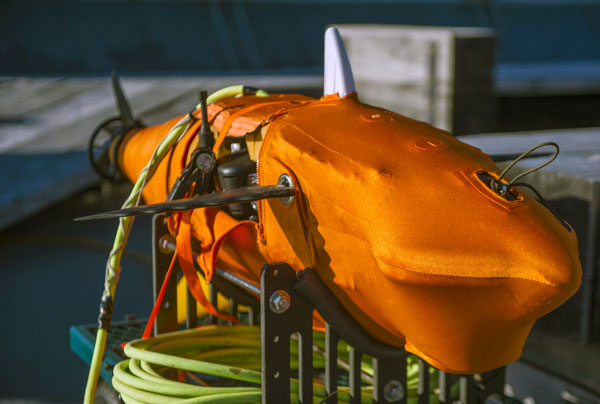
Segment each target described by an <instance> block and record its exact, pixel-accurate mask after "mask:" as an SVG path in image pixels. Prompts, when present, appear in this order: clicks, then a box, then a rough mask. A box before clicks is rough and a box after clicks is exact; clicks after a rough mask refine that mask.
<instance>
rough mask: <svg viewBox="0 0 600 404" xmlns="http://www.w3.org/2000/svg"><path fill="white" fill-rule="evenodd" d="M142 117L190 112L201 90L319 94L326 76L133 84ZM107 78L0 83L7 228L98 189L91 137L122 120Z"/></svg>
mask: <svg viewBox="0 0 600 404" xmlns="http://www.w3.org/2000/svg"><path fill="white" fill-rule="evenodd" d="M121 81H122V84H123V88H124V90H125V92H126V94H127V96H128V98H129V101H130V104H131V107H132V109H133V111H134V114H135V115H136V118H139V119H141V120H142V121H144V122H145V123H146V124H150V125H151V124H156V123H160V122H163V121H165V120H167V119H169V118H172V117H173V116H176V115H178V114H183V113H186V112H189V110H190V109H191V108H193V106H195V105H196V104H197V102H198V91H199V90H201V89H205V90H208V91H209V92H211V91H214V90H217V89H219V88H222V87H225V86H228V85H232V84H240V83H243V84H247V85H252V86H255V87H260V88H264V89H266V90H269V91H276V92H302V93H308V94H313V95H318V94H320V91H321V88H322V78H321V77H319V76H247V77H242V76H229V77H190V76H188V77H186V76H181V77H127V78H123V79H122V80H121ZM115 115H116V108H115V101H114V97H113V95H112V89H111V86H110V83H109V80H108V78H24V77H0V184H1V185H0V187H1V188H0V209H1V210H2V212H3V214H2V215H1V216H0V229H2V228H6V227H8V226H10V225H11V224H14V223H17V222H19V221H20V220H23V219H24V218H26V217H28V216H30V215H32V214H33V213H36V212H38V211H40V210H42V209H44V208H47V207H49V206H52V205H53V204H55V203H57V202H59V201H61V200H64V199H65V198H67V197H69V196H71V195H73V194H75V193H77V192H79V191H81V190H83V189H85V188H87V187H90V186H92V185H94V184H95V183H97V182H98V180H99V178H98V176H97V175H96V174H95V173H94V172H93V171H92V169H91V167H90V165H89V163H88V160H87V154H86V146H87V141H88V138H89V135H90V133H91V132H92V130H93V129H94V127H95V126H96V125H97V124H98V123H99V122H101V121H102V120H104V119H106V118H108V117H111V116H115Z"/></svg>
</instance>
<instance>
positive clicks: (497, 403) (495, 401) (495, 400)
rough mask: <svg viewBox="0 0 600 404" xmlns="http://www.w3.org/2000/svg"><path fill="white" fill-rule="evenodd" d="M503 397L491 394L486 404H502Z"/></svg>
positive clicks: (486, 399)
mask: <svg viewBox="0 0 600 404" xmlns="http://www.w3.org/2000/svg"><path fill="white" fill-rule="evenodd" d="M503 402H504V401H502V396H501V395H500V394H498V393H494V394H490V395H489V396H487V397H486V398H485V401H484V404H502V403H503Z"/></svg>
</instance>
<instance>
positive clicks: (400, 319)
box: [370, 170, 581, 373]
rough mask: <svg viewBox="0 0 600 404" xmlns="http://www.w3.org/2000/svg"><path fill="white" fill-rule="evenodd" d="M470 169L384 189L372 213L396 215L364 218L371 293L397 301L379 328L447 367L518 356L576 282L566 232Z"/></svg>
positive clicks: (477, 368)
mask: <svg viewBox="0 0 600 404" xmlns="http://www.w3.org/2000/svg"><path fill="white" fill-rule="evenodd" d="M478 172H479V171H478V170H473V171H472V172H470V173H469V174H467V173H465V172H453V173H447V174H445V175H439V174H438V175H437V176H436V177H432V178H429V179H428V181H427V182H425V183H424V184H423V185H422V186H420V187H418V188H417V187H415V188H412V189H411V192H406V190H405V189H401V188H392V189H389V190H388V194H387V196H386V197H385V199H384V200H383V202H382V203H381V205H379V206H378V207H377V211H378V212H401V213H396V214H390V215H384V214H378V215H374V216H373V217H372V218H371V227H370V240H371V246H372V248H373V254H374V257H375V259H376V261H377V265H378V267H379V269H380V271H381V273H382V275H383V278H384V279H385V281H384V280H383V279H382V280H381V285H385V287H384V288H381V287H378V289H380V293H381V294H382V295H383V294H385V295H388V296H393V298H390V300H392V299H393V301H394V303H395V305H397V307H398V310H397V311H396V310H394V311H392V312H393V313H392V314H390V315H387V316H386V318H385V319H384V320H383V323H384V324H385V326H384V327H386V328H387V329H388V330H394V331H395V334H397V335H403V336H404V337H405V338H406V348H407V350H409V351H411V352H413V353H416V354H417V355H420V356H422V357H424V358H426V359H427V360H428V361H430V363H432V364H434V366H436V367H440V368H442V369H446V370H447V371H450V372H459V373H464V372H465V371H469V372H481V371H486V370H489V369H493V368H496V367H499V366H502V365H506V364H508V363H510V362H512V361H514V360H516V359H518V357H519V356H520V354H521V351H522V348H523V345H524V343H525V339H526V338H527V335H528V333H529V331H530V329H531V327H532V326H533V323H534V322H535V320H537V319H538V318H540V317H541V316H543V315H545V314H547V313H548V312H550V311H551V310H553V309H555V308H556V307H558V306H559V305H561V304H562V303H564V302H565V301H566V300H567V299H568V298H569V297H570V296H572V295H573V294H574V293H575V291H576V290H577V288H578V286H579V284H580V281H581V265H580V262H579V257H578V248H577V238H576V235H575V233H574V232H573V230H572V229H571V228H570V227H565V225H563V223H562V222H561V221H560V220H559V219H558V218H557V217H555V216H554V214H553V213H552V212H551V211H549V210H548V209H547V208H546V207H545V206H543V205H541V204H540V203H538V202H537V201H536V200H535V199H534V198H532V197H531V196H529V195H527V194H526V193H525V192H523V191H522V190H521V189H519V188H514V189H513V190H511V195H512V196H514V198H513V197H510V196H509V197H506V196H500V195H498V194H496V193H494V192H493V190H490V189H489V188H487V186H486V184H485V182H484V181H481V179H480V178H479V177H478V175H477V174H478ZM494 175H496V174H494ZM416 201H418V203H417V202H416Z"/></svg>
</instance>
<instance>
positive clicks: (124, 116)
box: [111, 71, 137, 130]
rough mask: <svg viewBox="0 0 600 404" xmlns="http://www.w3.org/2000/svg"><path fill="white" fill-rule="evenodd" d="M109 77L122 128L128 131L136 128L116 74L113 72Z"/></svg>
mask: <svg viewBox="0 0 600 404" xmlns="http://www.w3.org/2000/svg"><path fill="white" fill-rule="evenodd" d="M111 77H112V86H113V93H114V95H115V101H116V102H117V108H118V109H119V115H120V118H121V122H122V123H123V128H125V129H126V130H129V129H131V128H134V127H135V126H137V122H136V120H135V119H133V114H132V113H131V108H129V103H127V98H126V97H125V93H124V92H123V88H121V83H120V82H119V76H118V75H117V72H115V71H113V72H112V74H111Z"/></svg>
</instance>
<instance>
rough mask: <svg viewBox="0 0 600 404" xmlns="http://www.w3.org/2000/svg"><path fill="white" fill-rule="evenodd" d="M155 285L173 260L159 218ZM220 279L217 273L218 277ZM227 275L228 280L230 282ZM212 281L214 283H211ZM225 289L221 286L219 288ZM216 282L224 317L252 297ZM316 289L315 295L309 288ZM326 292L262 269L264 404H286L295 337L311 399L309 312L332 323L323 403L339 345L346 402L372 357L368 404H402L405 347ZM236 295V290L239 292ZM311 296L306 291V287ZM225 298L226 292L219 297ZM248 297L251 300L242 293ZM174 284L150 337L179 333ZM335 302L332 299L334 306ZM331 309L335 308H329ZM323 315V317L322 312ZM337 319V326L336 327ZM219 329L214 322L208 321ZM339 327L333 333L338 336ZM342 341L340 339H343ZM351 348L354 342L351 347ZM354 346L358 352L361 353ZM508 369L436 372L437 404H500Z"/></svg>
mask: <svg viewBox="0 0 600 404" xmlns="http://www.w3.org/2000/svg"><path fill="white" fill-rule="evenodd" d="M153 233H154V234H153V247H154V251H153V259H154V261H153V264H154V265H153V279H154V295H155V297H156V295H157V293H158V290H159V289H160V286H161V282H162V279H164V274H165V272H166V269H167V267H168V265H169V262H170V259H171V256H170V254H168V253H165V252H164V250H163V252H161V249H160V248H159V243H160V238H161V237H162V236H163V235H165V234H167V229H166V226H165V225H164V221H163V216H159V215H157V216H155V217H154V222H153ZM217 274H218V272H217ZM231 276H232V275H231V274H229V275H227V277H231ZM215 279H217V277H215ZM223 282H225V283H223ZM230 282H231V279H225V277H220V279H219V281H218V282H212V283H211V285H210V293H209V300H210V301H211V302H212V303H213V304H215V305H216V303H217V297H218V293H219V288H218V287H217V284H220V286H221V287H222V288H223V289H226V293H224V294H225V295H227V296H229V297H230V300H229V303H230V304H229V314H231V315H237V307H238V303H244V304H246V303H247V302H248V300H247V299H248V295H249V294H250V295H253V294H255V293H256V292H257V291H256V290H255V287H254V289H252V288H244V285H243V282H240V280H237V281H236V280H234V281H233V283H230ZM311 282H312V286H314V284H316V285H317V288H312V286H311ZM307 285H308V286H311V288H312V290H310V291H312V292H315V293H317V294H318V295H319V296H321V295H323V294H328V293H329V294H330V296H326V297H327V298H329V299H330V300H329V301H327V299H324V300H323V301H317V300H320V297H319V298H315V297H314V296H313V295H311V293H307V291H306V289H307ZM232 286H234V287H235V288H233V289H232V288H231V287H232ZM319 287H323V284H322V282H321V281H320V279H319V278H318V276H316V274H315V273H314V271H309V270H306V271H304V273H297V272H296V271H294V270H293V269H292V267H290V266H289V265H288V264H285V263H280V264H273V265H266V266H265V267H264V268H263V270H262V276H261V287H260V320H261V321H260V323H261V345H262V393H263V394H262V404H284V403H289V402H290V383H289V382H287V381H288V380H290V378H291V377H292V372H291V369H290V360H289V358H290V339H291V338H292V335H293V334H295V335H296V336H297V338H298V345H299V358H298V359H299V369H298V380H299V389H298V396H299V402H300V403H302V404H308V403H312V399H313V391H312V390H313V385H312V380H313V367H312V352H313V341H312V325H313V311H314V310H315V307H316V306H319V307H320V308H321V310H319V312H320V313H321V314H322V315H323V317H324V318H325V319H327V318H330V319H332V317H331V316H332V315H333V316H335V317H336V320H335V321H330V322H328V323H327V324H326V332H325V342H326V344H325V388H326V392H327V394H328V396H327V398H326V399H324V400H323V401H322V403H323V404H334V403H337V396H336V393H337V387H338V385H337V383H338V368H337V365H338V358H337V345H338V343H339V341H340V340H342V339H344V340H345V341H347V342H349V345H350V346H351V348H350V356H349V358H350V360H349V369H350V370H349V390H350V397H351V399H350V403H351V404H360V403H361V372H360V363H361V358H362V356H363V354H367V355H369V356H371V357H373V369H374V378H373V402H374V403H376V404H381V403H399V404H406V403H407V394H406V393H407V391H408V390H407V386H406V358H407V356H408V355H409V354H408V352H406V351H405V350H404V349H402V348H398V347H392V346H388V345H384V344H381V343H379V342H377V341H375V340H373V339H372V338H371V337H370V336H368V334H366V333H365V332H364V330H362V328H360V326H359V325H358V323H356V322H355V321H354V320H353V319H352V317H351V316H349V314H347V312H346V311H345V308H343V305H342V304H341V303H340V302H339V301H338V300H337V299H335V297H332V296H333V294H331V292H329V291H328V290H325V289H319ZM236 288H237V289H236ZM309 289H310V288H309ZM224 292H225V291H224ZM246 292H250V293H246ZM176 293H177V291H176V286H175V282H171V285H169V287H167V292H166V295H165V298H164V299H165V300H164V303H163V306H162V307H161V308H160V310H159V312H158V315H157V319H156V325H155V333H156V334H160V333H164V332H168V331H174V330H176V329H177V317H176V316H177V298H176ZM332 299H333V300H332ZM323 302H328V304H329V306H335V307H333V309H332V310H330V309H329V308H325V307H324V306H323ZM332 303H333V304H332ZM187 306H188V318H187V322H186V325H187V326H188V327H193V326H195V324H196V310H195V308H196V306H195V301H194V300H193V298H192V297H191V296H189V295H188V301H187ZM324 312H327V313H324ZM340 318H341V320H340ZM209 321H210V322H211V323H216V322H217V319H216V318H211V319H210V320H209ZM255 321H256V319H255V308H254V309H252V310H251V312H250V315H249V321H248V322H249V323H250V324H253V323H255ZM336 327H337V329H336ZM341 334H344V335H341ZM350 341H352V342H353V343H350ZM354 346H360V348H361V350H359V349H357V348H356V347H354ZM429 367H430V365H429V364H427V363H426V362H425V361H424V360H422V359H419V383H418V388H417V392H418V400H417V402H418V403H419V404H428V403H429V401H430V395H429V390H430V388H429V386H430V375H429ZM457 381H458V382H459V396H458V399H456V398H455V399H454V401H453V398H452V394H451V387H452V385H453V384H454V383H455V382H457ZM504 383H505V368H499V369H496V370H493V371H490V372H487V373H482V374H475V375H451V374H448V373H445V372H441V371H440V373H439V388H438V390H437V391H436V393H437V395H438V399H439V402H440V403H446V404H450V403H452V404H454V403H461V404H501V403H503V402H504Z"/></svg>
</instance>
